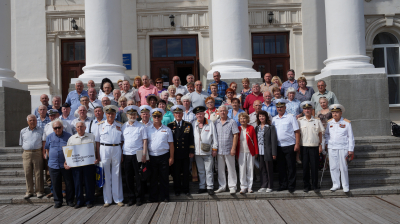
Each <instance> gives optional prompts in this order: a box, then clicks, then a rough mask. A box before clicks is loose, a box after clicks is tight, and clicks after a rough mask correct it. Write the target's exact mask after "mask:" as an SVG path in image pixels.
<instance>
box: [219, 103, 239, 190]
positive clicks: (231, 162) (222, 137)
mask: <svg viewBox="0 0 400 224" xmlns="http://www.w3.org/2000/svg"><path fill="white" fill-rule="evenodd" d="M218 112H219V116H220V119H218V120H216V121H215V129H216V130H217V133H218V151H213V156H216V155H217V153H218V155H217V160H218V183H219V188H218V190H217V191H215V193H221V192H224V191H225V190H226V176H225V164H226V167H227V168H228V187H229V193H230V194H231V195H234V194H236V184H237V176H236V170H235V155H236V145H237V142H238V133H239V129H238V126H237V123H236V121H235V120H233V119H231V118H229V117H228V108H227V106H225V105H222V106H220V107H219V108H218Z"/></svg>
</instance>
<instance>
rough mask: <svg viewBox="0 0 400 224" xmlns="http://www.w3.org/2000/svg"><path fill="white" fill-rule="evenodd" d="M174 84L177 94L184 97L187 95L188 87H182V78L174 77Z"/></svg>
mask: <svg viewBox="0 0 400 224" xmlns="http://www.w3.org/2000/svg"><path fill="white" fill-rule="evenodd" d="M172 83H173V84H174V86H175V87H176V94H178V93H180V94H182V95H186V93H188V90H187V89H186V87H184V86H181V78H179V76H174V77H173V78H172Z"/></svg>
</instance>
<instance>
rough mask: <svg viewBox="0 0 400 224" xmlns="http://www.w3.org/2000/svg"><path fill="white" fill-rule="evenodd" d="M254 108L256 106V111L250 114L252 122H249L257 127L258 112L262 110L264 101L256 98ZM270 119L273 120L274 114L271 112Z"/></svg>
mask: <svg viewBox="0 0 400 224" xmlns="http://www.w3.org/2000/svg"><path fill="white" fill-rule="evenodd" d="M253 108H254V112H253V113H251V114H250V115H249V117H250V122H249V124H250V125H251V126H253V127H254V128H256V127H257V114H258V112H260V111H261V110H262V109H261V108H262V103H261V101H259V100H256V101H254V103H253ZM267 113H268V112H267ZM268 119H269V120H270V121H272V116H271V114H270V113H268Z"/></svg>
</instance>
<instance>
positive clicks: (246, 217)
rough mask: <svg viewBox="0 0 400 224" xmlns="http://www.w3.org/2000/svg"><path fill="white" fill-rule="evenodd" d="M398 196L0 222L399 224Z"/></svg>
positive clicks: (0, 213)
mask: <svg viewBox="0 0 400 224" xmlns="http://www.w3.org/2000/svg"><path fill="white" fill-rule="evenodd" d="M399 222H400V195H384V196H376V197H354V198H328V199H296V200H281V199H279V200H222V201H197V202H194V201H190V202H169V203H152V204H144V205H142V206H140V207H136V206H131V207H126V206H125V207H118V206H117V205H112V206H110V207H108V208H104V207H102V206H101V205H97V206H95V207H93V208H91V209H87V208H80V209H74V208H71V207H66V206H64V207H61V208H59V209H54V208H53V206H52V205H49V204H46V205H3V206H0V223H7V224H8V223H57V224H59V223H95V224H98V223H114V224H116V223H174V224H175V223H207V224H214V223H238V224H239V223H240V224H242V223H399Z"/></svg>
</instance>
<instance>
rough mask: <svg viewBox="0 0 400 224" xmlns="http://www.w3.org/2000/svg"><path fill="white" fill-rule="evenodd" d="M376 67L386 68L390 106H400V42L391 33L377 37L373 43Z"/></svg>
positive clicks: (380, 34) (384, 33)
mask: <svg viewBox="0 0 400 224" xmlns="http://www.w3.org/2000/svg"><path fill="white" fill-rule="evenodd" d="M373 47H374V52H373V57H374V62H373V63H374V65H375V67H376V68H385V69H386V73H387V76H388V82H389V104H391V105H390V106H400V51H399V47H400V45H399V40H398V39H397V38H396V37H395V36H394V35H393V34H391V33H387V32H383V33H379V34H378V35H376V37H375V38H374V42H373Z"/></svg>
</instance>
